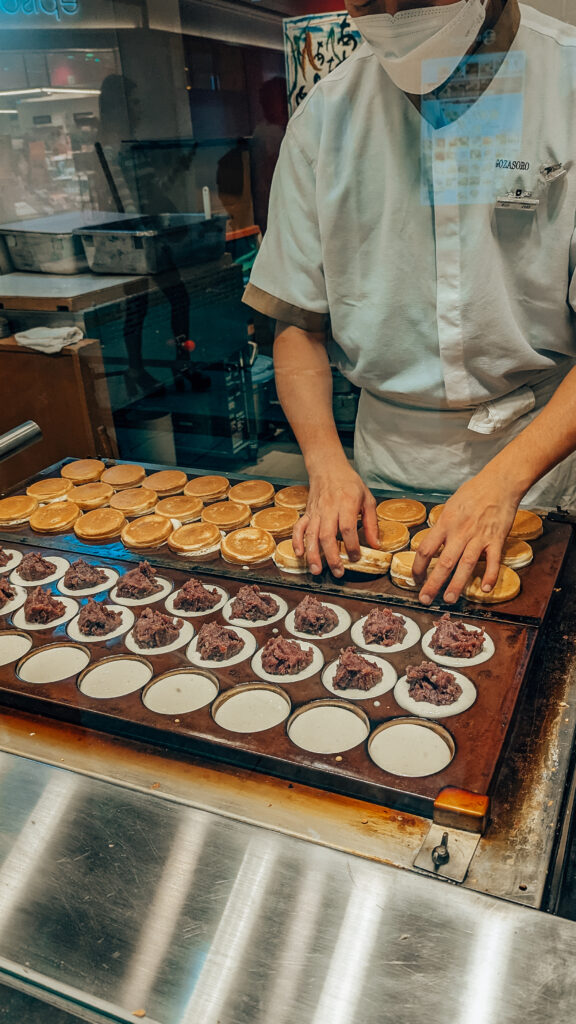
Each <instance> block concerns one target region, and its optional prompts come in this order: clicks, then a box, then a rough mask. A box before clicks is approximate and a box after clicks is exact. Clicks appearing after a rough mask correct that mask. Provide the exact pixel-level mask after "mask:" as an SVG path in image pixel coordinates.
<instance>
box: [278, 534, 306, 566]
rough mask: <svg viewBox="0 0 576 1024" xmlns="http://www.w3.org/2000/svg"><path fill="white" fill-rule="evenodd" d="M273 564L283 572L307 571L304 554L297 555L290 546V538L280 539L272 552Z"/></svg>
mask: <svg viewBox="0 0 576 1024" xmlns="http://www.w3.org/2000/svg"><path fill="white" fill-rule="evenodd" d="M272 557H273V559H274V564H275V565H276V566H277V567H278V568H279V569H282V570H283V571H284V572H294V573H303V572H308V565H307V563H306V555H302V557H299V556H298V555H297V554H296V552H295V551H294V548H293V546H292V540H281V541H279V543H278V544H277V545H276V551H275V552H274V554H273V556H272Z"/></svg>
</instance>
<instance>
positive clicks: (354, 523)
mask: <svg viewBox="0 0 576 1024" xmlns="http://www.w3.org/2000/svg"><path fill="white" fill-rule="evenodd" d="M359 514H361V515H362V521H363V524H364V532H365V534H366V540H367V541H368V544H369V545H370V546H371V547H374V548H377V547H379V546H380V543H379V539H378V521H377V518H376V499H375V498H374V496H373V495H372V494H371V493H370V491H369V490H368V488H367V487H366V484H365V483H364V482H363V481H362V480H361V478H360V477H359V476H358V474H357V473H356V472H355V471H354V470H353V469H352V467H351V466H349V465H345V466H343V467H342V468H341V469H339V470H335V469H334V468H331V469H330V471H329V472H322V473H319V474H310V494H309V497H308V504H307V506H306V511H305V513H304V515H303V516H301V517H300V519H299V521H298V522H297V523H296V525H295V527H294V532H293V534H292V543H293V546H294V551H295V552H296V554H297V555H298V556H299V557H301V556H302V555H304V554H305V555H306V559H307V562H308V567H309V569H310V571H311V572H313V573H319V572H321V571H322V558H321V551H323V552H324V555H325V556H326V561H327V562H328V565H329V567H330V569H331V571H332V572H333V574H334V576H342V574H343V572H344V567H343V565H342V562H341V560H340V552H339V550H338V541H337V535H338V534H339V535H340V537H341V538H342V540H343V541H344V546H345V548H346V551H347V552H348V555H349V557H350V559H351V561H355V560H356V559H358V558H359V557H360V543H359V540H358V515H359Z"/></svg>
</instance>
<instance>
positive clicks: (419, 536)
mask: <svg viewBox="0 0 576 1024" xmlns="http://www.w3.org/2000/svg"><path fill="white" fill-rule="evenodd" d="M431 530H432V527H431V526H428V527H427V528H426V529H425V530H418V533H415V534H414V536H413V537H412V540H411V541H410V550H411V551H418V548H419V547H420V545H421V543H422V541H423V540H424V538H425V537H428V535H429V534H430V531H431ZM443 549H444V545H443V544H441V545H440V547H439V548H438V550H437V552H436V554H438V555H439V554H440V552H441V551H442V550H443Z"/></svg>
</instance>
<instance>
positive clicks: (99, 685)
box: [78, 654, 154, 700]
mask: <svg viewBox="0 0 576 1024" xmlns="http://www.w3.org/2000/svg"><path fill="white" fill-rule="evenodd" d="M153 674H154V673H153V669H152V665H151V664H150V662H149V661H146V660H145V659H144V658H132V657H130V655H129V654H123V655H119V656H118V657H115V658H104V659H103V660H102V661H99V662H98V664H97V665H94V666H93V668H87V669H85V670H84V672H82V674H81V676H80V678H79V680H78V688H79V690H80V692H81V693H83V694H85V696H86V697H95V698H96V699H97V700H109V699H111V698H114V697H126V696H127V695H128V694H129V693H134V692H135V690H140V689H141V688H142V687H143V686H145V685H146V683H149V682H150V680H151V678H152V676H153Z"/></svg>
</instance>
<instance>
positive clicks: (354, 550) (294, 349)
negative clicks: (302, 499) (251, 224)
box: [245, 0, 576, 603]
mask: <svg viewBox="0 0 576 1024" xmlns="http://www.w3.org/2000/svg"><path fill="white" fill-rule="evenodd" d="M346 6H347V8H348V11H349V13H350V15H351V16H352V18H353V20H354V22H355V24H356V27H357V28H358V29H359V31H360V33H361V34H362V36H363V37H364V40H365V42H364V43H363V44H362V45H360V46H359V47H358V49H357V50H356V51H355V52H354V53H353V54H352V56H350V57H349V58H348V59H347V60H346V61H345V62H344V63H343V64H342V65H341V66H340V67H339V68H337V69H336V70H335V71H333V72H332V73H331V74H330V75H329V76H328V77H327V78H325V79H324V80H323V81H321V82H320V83H318V84H317V85H316V87H315V88H314V90H313V91H312V92H311V93H310V95H309V96H308V97H307V99H306V100H305V101H304V102H303V103H302V105H301V106H300V107H299V108H298V109H297V111H296V113H295V114H294V116H293V117H292V119H291V121H290V123H289V126H288V130H287V133H286V137H285V140H284V143H283V147H282V151H281V155H280V160H279V163H278V166H277V170H276V175H275V180H274V185H273V189H272V196H271V204H270V213H269V219H268V230H267V233H266V236H265V238H264V242H263V245H262V248H261V250H260V254H259V257H258V259H257V261H256V264H255V267H254V269H253V273H252V276H251V281H250V284H249V285H248V288H247V292H246V295H245V301H247V302H248V303H249V304H250V305H252V306H254V307H255V308H257V309H259V310H261V311H262V312H264V313H266V314H268V315H270V316H273V317H275V318H276V320H277V321H278V327H277V335H276V342H275V362H276V377H277V387H278V393H279V397H280V400H281V402H282V404H283V407H284V410H285V412H286V414H287V417H288V419H289V421H290V423H291V425H292V427H293V429H294V432H295V434H296V437H297V439H298V442H299V444H300V447H301V449H302V452H303V455H304V458H305V461H306V466H307V470H308V474H309V479H310V499H309V503H308V507H307V510H306V513H305V515H304V516H303V518H302V520H301V522H300V523H299V524H298V527H297V528H296V530H295V533H294V547H295V549H296V551H297V552H298V553H303V551H304V550H306V555H307V558H308V562H309V565H310V568H311V570H312V571H313V572H319V571H320V570H321V563H320V550H321V549H322V550H323V551H324V554H325V556H326V559H327V561H328V564H329V565H330V567H331V569H332V571H333V572H334V573H335V575H341V573H342V571H343V570H342V565H341V562H340V558H339V553H338V546H337V542H336V537H337V535H338V534H340V535H341V536H342V538H343V539H344V542H345V545H346V548H347V550H348V552H349V553H350V555H351V557H352V558H355V557H357V555H358V536H357V517H358V514H359V513H360V514H361V515H362V517H363V521H364V527H365V532H366V536H367V539H368V541H369V543H371V544H372V545H373V546H377V545H378V536H377V524H376V517H375V502H374V499H373V497H372V495H371V493H370V490H369V487H370V486H379V487H382V488H386V489H394V488H396V489H398V490H399V491H401V492H402V493H404V494H409V493H410V489H413V490H414V491H427V490H429V491H434V492H443V493H446V494H447V495H452V497H451V498H450V499H449V500H448V502H447V504H446V507H445V509H444V512H443V514H442V517H441V518H440V521H439V523H438V524H437V526H436V527H435V529H434V531H433V533H431V535H430V539H429V541H427V542H424V543H423V544H422V545H421V548H420V552H419V555H418V558H417V561H416V563H415V573H416V575H417V578H418V579H419V580H420V581H421V583H422V584H423V585H422V589H421V592H420V598H421V600H422V601H423V602H424V603H430V602H431V601H432V600H433V598H434V597H435V596H436V594H437V593H438V591H439V590H440V589H441V588H444V590H443V594H444V598H445V600H446V601H448V602H449V603H451V602H453V601H455V600H457V598H458V597H459V595H460V593H461V591H462V588H463V586H464V584H465V582H466V580H467V579H468V577H469V575H470V573H471V571H472V569H473V567H474V566H475V565H476V562H477V561H478V559H479V558H481V557H482V558H485V559H486V572H485V575H484V578H483V587H484V589H485V590H486V591H489V590H490V589H491V588H492V587H493V585H494V583H495V581H496V577H497V574H498V566H499V562H500V554H501V549H502V545H503V542H504V539H505V537H506V535H507V533H508V530H509V528H510V525H511V522H512V519H513V517H514V514H515V512H516V509H517V507H518V504H519V503H520V502H522V503H523V504H539V505H556V504H562V505H566V504H570V503H573V502H574V500H575V498H576V459H575V457H574V456H573V455H572V453H573V452H574V450H575V449H576V369H573V367H574V364H575V360H576V342H575V335H574V326H575V324H574V308H576V277H575V276H574V271H575V267H576V232H575V223H576V220H575V218H576V163H575V157H576V29H575V28H573V27H570V26H567V25H566V24H564V23H562V22H559V21H556V20H555V19H552V18H549V17H547V16H545V15H542V14H540V13H538V12H536V11H534V10H533V9H532V8H530V7H527V6H524V5H522V6H519V5H518V2H517V0H368V2H366V0H364V2H361V0H358V2H356V0H347V4H346ZM330 359H331V360H332V361H334V362H335V363H336V364H337V365H338V367H339V368H340V369H341V371H342V372H343V373H344V374H345V376H346V377H348V379H349V380H351V381H353V382H354V383H355V384H357V385H358V386H359V387H361V389H362V392H361V397H360V404H359V412H358V419H357V424H356V436H355V469H353V468H352V467H351V466H350V465H349V463H348V461H347V459H346V457H345V454H344V451H343V449H342V445H341V443H340V440H339V438H338V433H337V430H336V427H335V424H334V419H333V416H332V405H331V371H330V365H329V363H330ZM441 544H444V550H443V552H442V555H441V557H440V559H439V561H438V563H437V565H436V568H435V569H434V570H433V571H432V572H431V574H430V576H429V577H428V580H425V570H426V567H427V565H428V562H429V560H430V558H431V557H432V555H433V554H435V552H436V551H437V550H438V548H439V546H440V545H441Z"/></svg>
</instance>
